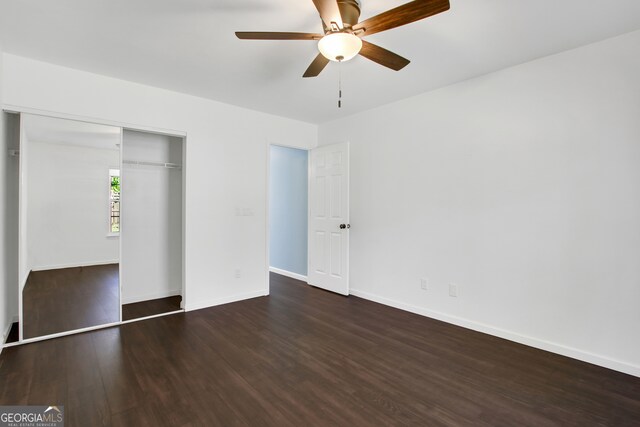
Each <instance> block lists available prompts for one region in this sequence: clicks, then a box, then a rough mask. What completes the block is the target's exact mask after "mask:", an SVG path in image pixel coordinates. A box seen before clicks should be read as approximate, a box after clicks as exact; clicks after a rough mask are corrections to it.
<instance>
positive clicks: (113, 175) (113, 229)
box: [109, 169, 120, 234]
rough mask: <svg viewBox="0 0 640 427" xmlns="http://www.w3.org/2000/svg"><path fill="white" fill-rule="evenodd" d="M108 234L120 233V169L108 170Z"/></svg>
mask: <svg viewBox="0 0 640 427" xmlns="http://www.w3.org/2000/svg"><path fill="white" fill-rule="evenodd" d="M109 233H111V234H119V233H120V169H109Z"/></svg>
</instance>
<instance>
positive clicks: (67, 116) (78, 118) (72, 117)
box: [2, 104, 187, 137]
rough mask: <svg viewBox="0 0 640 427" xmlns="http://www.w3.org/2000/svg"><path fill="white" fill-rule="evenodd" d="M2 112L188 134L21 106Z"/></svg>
mask: <svg viewBox="0 0 640 427" xmlns="http://www.w3.org/2000/svg"><path fill="white" fill-rule="evenodd" d="M2 110H3V111H4V112H6V113H21V114H33V115H36V116H47V117H54V118H58V119H66V120H75V121H77V122H85V123H95V124H99V125H107V126H115V127H119V128H123V129H130V130H137V131H143V132H150V133H156V134H160V135H170V136H178V137H186V136H187V133H186V132H184V131H179V130H175V129H164V128H159V127H155V126H142V125H136V124H132V123H127V122H119V121H115V120H103V119H98V118H95V117H87V116H79V115H76V114H67V113H60V112H57V111H48V110H40V109H37V108H30V107H23V106H20V105H11V104H4V105H3V107H2Z"/></svg>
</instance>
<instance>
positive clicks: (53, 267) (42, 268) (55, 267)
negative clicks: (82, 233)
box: [31, 259, 120, 271]
mask: <svg viewBox="0 0 640 427" xmlns="http://www.w3.org/2000/svg"><path fill="white" fill-rule="evenodd" d="M119 263H120V260H117V259H114V260H106V261H87V262H81V263H73V264H58V265H42V266H39V267H33V268H32V269H31V271H46V270H60V269H62V268H76V267H93V266H94V265H110V264H119Z"/></svg>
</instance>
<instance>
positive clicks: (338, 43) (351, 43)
mask: <svg viewBox="0 0 640 427" xmlns="http://www.w3.org/2000/svg"><path fill="white" fill-rule="evenodd" d="M360 49H362V40H361V39H360V37H358V36H355V35H353V34H351V33H330V34H327V35H326V36H324V37H323V38H322V39H320V41H319V42H318V50H320V53H321V54H322V55H323V56H324V57H325V58H327V59H328V60H330V61H335V62H343V61H348V60H350V59H352V58H353V57H354V56H356V55H357V54H358V53H359V52H360Z"/></svg>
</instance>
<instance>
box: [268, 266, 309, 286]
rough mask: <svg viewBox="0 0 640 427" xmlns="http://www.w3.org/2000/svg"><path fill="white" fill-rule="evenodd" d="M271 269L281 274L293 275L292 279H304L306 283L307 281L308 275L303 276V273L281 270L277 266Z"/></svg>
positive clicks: (270, 268)
mask: <svg viewBox="0 0 640 427" xmlns="http://www.w3.org/2000/svg"><path fill="white" fill-rule="evenodd" d="M269 271H270V272H272V273H276V274H280V275H282V276H287V277H291V278H292V279H296V280H302V281H303V282H304V283H307V276H303V275H302V274H298V273H293V272H291V271H287V270H281V269H279V268H276V267H269Z"/></svg>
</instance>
